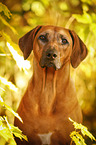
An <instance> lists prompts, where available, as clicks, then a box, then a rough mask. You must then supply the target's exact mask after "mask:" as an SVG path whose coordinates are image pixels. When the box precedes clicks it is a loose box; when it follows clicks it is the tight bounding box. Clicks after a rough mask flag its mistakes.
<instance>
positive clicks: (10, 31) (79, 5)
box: [0, 0, 96, 145]
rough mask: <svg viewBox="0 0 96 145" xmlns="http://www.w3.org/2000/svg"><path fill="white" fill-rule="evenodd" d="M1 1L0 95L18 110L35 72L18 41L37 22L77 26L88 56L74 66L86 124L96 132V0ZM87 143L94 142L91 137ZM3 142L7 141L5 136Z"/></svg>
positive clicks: (0, 110) (1, 112)
mask: <svg viewBox="0 0 96 145" xmlns="http://www.w3.org/2000/svg"><path fill="white" fill-rule="evenodd" d="M1 2H2V3H1ZM1 2H0V96H2V97H3V99H4V102H5V103H6V104H8V106H10V107H11V108H13V110H16V109H17V106H18V104H19V102H20V99H21V96H22V94H23V93H24V90H25V89H26V86H27V83H28V80H29V79H30V77H31V75H32V67H31V63H32V57H29V60H24V58H23V57H22V56H21V51H20V49H19V47H18V44H17V41H18V39H19V38H20V37H21V36H22V35H23V34H25V33H26V32H28V31H30V30H31V29H32V28H34V27H35V26H37V25H50V24H51V25H57V26H63V27H66V28H68V29H73V30H74V31H75V32H76V33H77V34H78V35H79V37H80V38H81V39H82V40H83V41H84V42H85V44H86V46H87V47H88V56H87V58H86V59H85V60H84V61H83V62H82V63H81V64H80V65H79V67H78V68H77V69H75V70H73V68H71V74H72V78H73V79H74V80H75V84H76V89H77V97H78V100H79V103H80V105H81V107H82V110H83V114H84V124H85V125H86V126H87V127H88V128H89V130H90V132H92V134H93V135H94V136H96V112H95V110H96V103H95V102H96V65H95V64H96V1H95V0H66V1H64V0H22V2H21V1H20V0H18V1H12V0H8V1H7V0H6V1H3V0H1ZM8 8H9V9H8ZM30 60H31V61H30ZM0 115H1V116H7V118H8V121H9V122H10V124H11V123H13V115H12V114H11V113H9V111H7V110H5V109H4V108H3V107H0ZM3 119H4V117H3ZM4 120H5V119H4ZM86 143H87V144H91V142H90V141H89V140H87V141H86ZM0 144H2V145H4V144H5V142H4V141H2V138H1V139H0Z"/></svg>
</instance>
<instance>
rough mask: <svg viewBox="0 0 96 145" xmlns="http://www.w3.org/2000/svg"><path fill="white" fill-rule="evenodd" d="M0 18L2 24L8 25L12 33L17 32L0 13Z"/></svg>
mask: <svg viewBox="0 0 96 145" xmlns="http://www.w3.org/2000/svg"><path fill="white" fill-rule="evenodd" d="M0 20H1V22H2V23H3V24H4V25H6V26H7V27H9V28H10V29H11V30H12V31H13V33H14V34H18V33H17V31H16V30H15V29H14V28H13V27H12V26H11V25H10V24H9V23H8V22H7V21H6V20H5V19H4V18H3V17H2V16H1V15H0Z"/></svg>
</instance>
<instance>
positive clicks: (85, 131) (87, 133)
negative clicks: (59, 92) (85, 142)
mask: <svg viewBox="0 0 96 145" xmlns="http://www.w3.org/2000/svg"><path fill="white" fill-rule="evenodd" d="M69 120H70V121H71V122H73V125H74V128H75V129H80V130H81V133H82V134H83V135H84V136H85V135H86V136H88V137H89V138H90V139H91V140H96V139H95V137H94V136H93V135H92V134H91V133H90V132H89V131H88V129H87V127H85V126H84V125H82V124H81V123H77V122H75V121H73V120H72V119H71V118H69Z"/></svg>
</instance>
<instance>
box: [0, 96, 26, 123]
mask: <svg viewBox="0 0 96 145" xmlns="http://www.w3.org/2000/svg"><path fill="white" fill-rule="evenodd" d="M0 105H1V106H5V107H6V109H7V110H9V111H10V112H11V113H12V114H13V115H14V116H15V117H17V118H18V119H19V120H20V121H21V122H23V121H22V119H21V117H20V116H19V115H18V113H16V112H14V111H13V109H12V108H11V107H10V106H8V105H7V104H5V102H4V101H3V99H2V98H1V96H0Z"/></svg>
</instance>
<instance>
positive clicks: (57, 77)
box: [32, 59, 70, 114]
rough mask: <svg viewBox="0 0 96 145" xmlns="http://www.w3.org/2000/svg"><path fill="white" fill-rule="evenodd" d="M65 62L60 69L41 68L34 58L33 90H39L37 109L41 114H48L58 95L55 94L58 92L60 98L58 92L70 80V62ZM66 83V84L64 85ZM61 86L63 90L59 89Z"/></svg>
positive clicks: (52, 108)
mask: <svg viewBox="0 0 96 145" xmlns="http://www.w3.org/2000/svg"><path fill="white" fill-rule="evenodd" d="M67 63H68V64H67ZM67 63H66V64H65V65H64V66H63V67H62V68H61V69H59V70H55V69H54V68H41V67H40V65H39V63H38V62H37V61H36V60H35V59H34V62H33V80H32V83H33V88H34V89H35V91H36V90H39V91H38V94H37V96H38V99H37V100H39V101H38V105H39V110H40V112H41V113H43V114H49V113H51V112H52V111H53V110H54V106H55V103H56V99H57V97H58V95H57V94H59V100H60V94H61V93H62V92H64V89H66V87H67V86H68V83H69V80H70V78H69V77H70V75H69V73H70V64H69V62H67ZM62 72H63V73H62ZM68 72H69V73H68ZM66 84H67V86H65V85H66ZM62 86H63V90H61V88H62ZM59 90H60V91H59ZM61 96H62V95H61ZM61 100H62V98H61Z"/></svg>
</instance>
